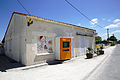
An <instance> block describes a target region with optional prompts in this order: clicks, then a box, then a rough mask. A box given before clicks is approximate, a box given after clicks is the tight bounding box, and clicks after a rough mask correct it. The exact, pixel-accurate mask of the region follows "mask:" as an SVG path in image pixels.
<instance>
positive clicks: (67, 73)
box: [0, 47, 114, 80]
mask: <svg viewBox="0 0 120 80" xmlns="http://www.w3.org/2000/svg"><path fill="white" fill-rule="evenodd" d="M113 49H114V47H110V48H107V49H105V54H104V55H100V56H98V57H94V58H92V59H85V58H84V56H81V57H79V58H76V59H73V60H71V61H70V62H69V61H68V62H65V63H63V64H58V65H47V66H43V67H37V68H31V69H24V70H20V69H19V70H13V71H8V72H2V73H0V80H84V79H85V78H87V77H88V76H89V75H90V74H91V73H92V72H93V71H94V70H95V69H96V68H97V67H99V65H100V64H101V63H102V62H105V61H106V60H107V59H108V58H109V56H110V54H111V52H112V51H113Z"/></svg>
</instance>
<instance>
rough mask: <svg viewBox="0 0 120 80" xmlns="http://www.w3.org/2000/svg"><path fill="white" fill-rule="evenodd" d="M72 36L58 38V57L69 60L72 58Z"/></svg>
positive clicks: (58, 58)
mask: <svg viewBox="0 0 120 80" xmlns="http://www.w3.org/2000/svg"><path fill="white" fill-rule="evenodd" d="M71 39H72V38H63V37H58V38H56V59H57V60H67V59H71V58H72V40H71Z"/></svg>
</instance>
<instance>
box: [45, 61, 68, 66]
mask: <svg viewBox="0 0 120 80" xmlns="http://www.w3.org/2000/svg"><path fill="white" fill-rule="evenodd" d="M64 61H67V60H61V61H60V60H54V61H47V64H48V65H57V64H62V63H63V62H64Z"/></svg>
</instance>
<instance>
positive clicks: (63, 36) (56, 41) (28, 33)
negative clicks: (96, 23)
mask: <svg viewBox="0 0 120 80" xmlns="http://www.w3.org/2000/svg"><path fill="white" fill-rule="evenodd" d="M95 32H96V31H95V30H93V29H88V28H84V27H81V26H76V25H72V24H67V23H63V22H58V21H54V20H49V19H44V18H40V17H36V16H31V15H27V14H23V13H18V12H14V13H13V14H12V17H11V19H10V22H9V24H8V27H7V30H6V33H5V36H4V39H3V41H2V42H3V43H4V47H5V54H6V55H7V56H9V57H10V58H12V59H14V60H16V61H18V62H21V63H22V64H24V65H32V64H37V63H43V62H47V61H52V60H55V59H57V60H66V59H71V58H75V57H79V56H81V55H85V53H86V49H87V48H88V47H92V48H94V45H95V44H94V40H95V37H94V33H95Z"/></svg>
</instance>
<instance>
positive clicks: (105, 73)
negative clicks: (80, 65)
mask: <svg viewBox="0 0 120 80" xmlns="http://www.w3.org/2000/svg"><path fill="white" fill-rule="evenodd" d="M86 80H120V45H119V46H116V47H115V49H114V50H113V52H112V54H110V57H109V58H108V59H107V60H106V61H105V62H103V64H102V65H100V66H99V67H98V68H97V69H96V70H95V71H94V72H93V73H92V74H90V76H89V77H88V78H87V79H86Z"/></svg>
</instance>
